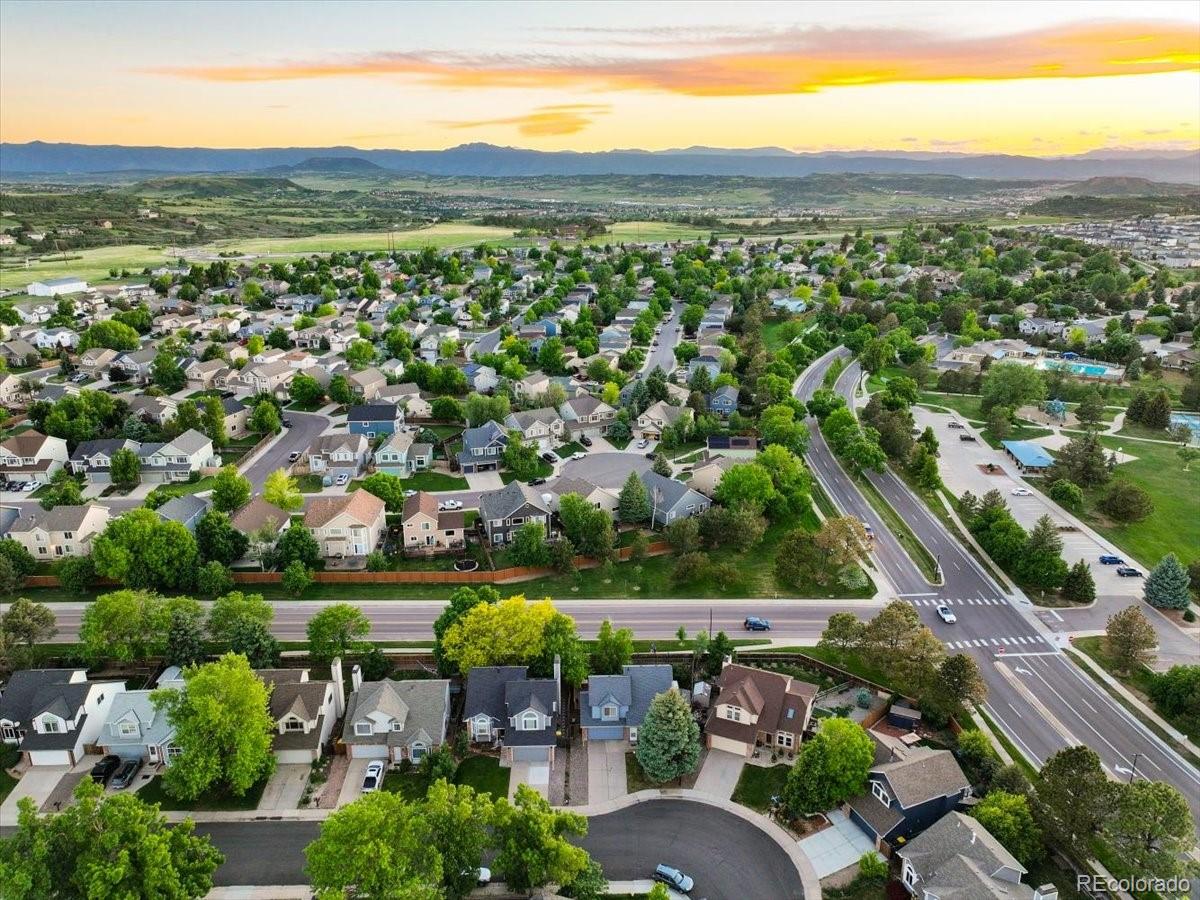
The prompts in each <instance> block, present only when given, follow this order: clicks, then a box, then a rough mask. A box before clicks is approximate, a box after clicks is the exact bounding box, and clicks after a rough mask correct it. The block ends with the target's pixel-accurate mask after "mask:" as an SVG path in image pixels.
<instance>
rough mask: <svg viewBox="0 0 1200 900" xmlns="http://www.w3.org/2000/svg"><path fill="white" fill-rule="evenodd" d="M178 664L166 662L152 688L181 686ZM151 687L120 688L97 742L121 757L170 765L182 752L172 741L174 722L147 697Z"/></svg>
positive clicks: (153, 763)
mask: <svg viewBox="0 0 1200 900" xmlns="http://www.w3.org/2000/svg"><path fill="white" fill-rule="evenodd" d="M183 686H184V681H183V673H182V672H181V671H180V669H179V666H168V667H167V668H166V669H164V670H163V673H162V674H161V675H159V676H158V679H157V680H156V681H155V682H154V689H163V690H175V691H178V690H183ZM150 694H151V689H146V690H139V691H122V692H121V693H119V694H117V695H116V697H115V698H114V699H113V703H112V708H111V709H110V710H109V712H108V716H107V717H106V718H105V720H104V727H103V728H102V729H101V731H100V735H99V736H98V737H97V738H96V743H97V744H99V745H100V749H101V750H103V751H104V752H105V753H106V754H112V755H113V756H119V757H121V759H140V760H142V761H143V762H147V763H149V764H150V765H158V764H159V763H161V764H162V765H164V766H166V765H170V764H171V761H172V760H173V759H174V758H175V757H177V756H178V755H179V754H180V753H182V752H183V749H182V748H181V747H179V746H178V745H176V744H175V742H174V740H173V738H174V737H175V726H174V725H172V724H171V723H170V722H169V721H167V714H166V712H164V711H163V710H160V709H159V708H158V707H156V706H155V705H154V704H153V703H152V702H151V701H150Z"/></svg>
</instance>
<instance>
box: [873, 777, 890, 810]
mask: <svg viewBox="0 0 1200 900" xmlns="http://www.w3.org/2000/svg"><path fill="white" fill-rule="evenodd" d="M871 793H872V794H874V795H875V796H876V797H877V798H878V799H879V802H880V803H882V804H883V805H884V806H891V805H892V797H891V795H890V794H888V792H887V788H885V787H884V786H883V782H881V781H872V782H871Z"/></svg>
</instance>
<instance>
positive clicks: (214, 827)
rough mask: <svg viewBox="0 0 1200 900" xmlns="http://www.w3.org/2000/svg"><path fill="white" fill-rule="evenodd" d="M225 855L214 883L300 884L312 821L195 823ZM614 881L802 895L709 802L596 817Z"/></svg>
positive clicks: (792, 877)
mask: <svg viewBox="0 0 1200 900" xmlns="http://www.w3.org/2000/svg"><path fill="white" fill-rule="evenodd" d="M196 831H197V832H198V833H200V834H207V835H209V836H210V837H211V838H212V840H213V843H214V844H215V845H216V846H217V849H219V850H220V851H221V852H222V853H224V854H225V863H224V865H222V866H221V868H220V869H218V870H217V873H216V878H215V881H216V883H217V884H218V885H255V884H259V885H270V884H278V885H284V884H303V883H304V874H303V873H304V848H305V846H307V845H308V844H309V843H311V842H312V841H313V840H314V839H315V838H316V837H317V834H318V833H319V831H320V826H319V824H318V823H315V822H229V823H212V824H201V825H197V826H196ZM579 843H580V845H581V846H583V847H584V848H585V849H586V850H587V851H588V853H590V854H591V855H592V857H593V858H594V859H596V860H597V861H599V863H600V865H602V866H603V867H604V872H605V874H606V875H607V876H608V877H609V878H610V879H613V880H621V881H624V880H630V879H635V878H647V877H649V876H650V875H651V874H652V873H653V871H654V867H655V866H656V865H658V864H659V863H666V864H667V865H671V866H675V867H676V868H678V869H681V870H682V871H684V872H686V873H687V874H688V875H690V876H692V878H693V879H695V882H696V886H695V888H694V889H693V891H692V893H691V896H692V897H693V898H694V900H703V898H714V900H715V898H733V897H738V898H745V900H784V898H801V897H803V896H804V894H803V891H802V890H801V889H800V885H799V879H798V876H797V874H796V870H795V868H794V867H793V866H792V864H791V861H790V860H789V859H788V858H787V855H786V854H785V853H784V852H783V851H782V850H781V849H780V848H779V846H778V845H777V844H776V843H775V842H774V841H773V840H771V839H770V838H769V837H768V836H767V835H766V834H764V833H763V832H761V831H759V830H758V829H757V828H755V827H754V826H753V825H751V824H750V823H749V822H747V821H745V820H744V819H741V818H738V817H737V816H735V815H733V814H731V813H728V812H725V811H724V810H721V809H718V808H716V807H712V806H708V805H707V804H702V803H694V802H690V801H687V800H653V801H650V802H647V803H639V804H638V805H636V806H632V807H629V808H628V809H624V810H621V811H619V812H615V813H609V814H607V815H603V816H597V817H595V818H592V819H590V820H589V821H588V834H587V836H586V837H584V838H582V839H581V840H580V841H579Z"/></svg>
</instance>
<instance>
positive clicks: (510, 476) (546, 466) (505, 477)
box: [464, 456, 554, 487]
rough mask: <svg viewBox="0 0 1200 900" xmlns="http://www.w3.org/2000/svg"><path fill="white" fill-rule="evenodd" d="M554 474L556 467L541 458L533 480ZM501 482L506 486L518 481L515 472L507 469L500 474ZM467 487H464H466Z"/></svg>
mask: <svg viewBox="0 0 1200 900" xmlns="http://www.w3.org/2000/svg"><path fill="white" fill-rule="evenodd" d="M553 472H554V466H552V465H550V463H548V462H546V461H545V460H544V459H542V458H541V457H540V456H539V457H538V461H537V470H536V471H535V472H534V473H533V476H532V478H549V477H550V475H551V474H552V473H553ZM500 480H501V481H503V482H504V483H505V484H508V483H509V482H510V481H516V480H517V476H516V475H515V474H514V473H513V472H510V471H508V470H507V469H505V470H504V471H503V472H501V473H500ZM465 486H466V485H464V487H465Z"/></svg>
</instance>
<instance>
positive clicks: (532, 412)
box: [504, 406, 567, 453]
mask: <svg viewBox="0 0 1200 900" xmlns="http://www.w3.org/2000/svg"><path fill="white" fill-rule="evenodd" d="M504 425H505V427H506V428H511V429H512V430H514V431H519V432H520V433H521V439H522V440H523V441H525V442H526V443H530V444H535V445H536V446H537V448H538V453H545V452H547V451H549V450H551V449H553V448H554V447H556V446H558V445H560V444H562V443H563V442H564V441H565V440H566V434H567V426H566V423H565V422H563V420H562V417H561V416H559V414H558V410H556V409H553V408H551V407H549V406H547V407H543V408H541V409H529V410H524V411H521V412H514V413H509V414H508V418H506V419H505V420H504Z"/></svg>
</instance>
